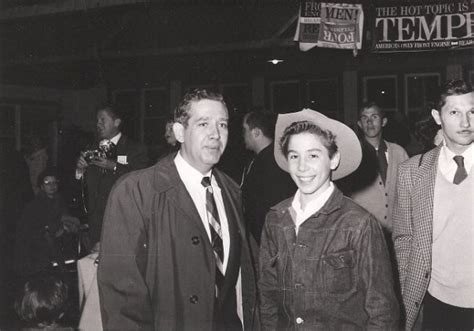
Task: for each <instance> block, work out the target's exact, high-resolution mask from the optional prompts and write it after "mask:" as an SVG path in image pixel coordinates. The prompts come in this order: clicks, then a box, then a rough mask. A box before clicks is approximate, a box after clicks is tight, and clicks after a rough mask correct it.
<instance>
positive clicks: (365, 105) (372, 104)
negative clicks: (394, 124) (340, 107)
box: [358, 101, 387, 118]
mask: <svg viewBox="0 0 474 331" xmlns="http://www.w3.org/2000/svg"><path fill="white" fill-rule="evenodd" d="M369 108H377V109H378V110H379V112H380V116H381V117H382V118H386V117H387V114H386V113H385V111H384V110H383V109H382V107H380V106H379V105H378V103H376V102H375V101H368V102H364V103H363V104H362V105H361V106H360V107H359V113H358V117H359V118H360V115H361V114H362V112H363V111H364V110H365V109H369Z"/></svg>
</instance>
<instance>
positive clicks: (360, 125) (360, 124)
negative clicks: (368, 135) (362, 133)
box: [357, 120, 362, 129]
mask: <svg viewBox="0 0 474 331" xmlns="http://www.w3.org/2000/svg"><path fill="white" fill-rule="evenodd" d="M357 126H358V127H359V128H361V129H362V122H361V121H360V120H359V121H357Z"/></svg>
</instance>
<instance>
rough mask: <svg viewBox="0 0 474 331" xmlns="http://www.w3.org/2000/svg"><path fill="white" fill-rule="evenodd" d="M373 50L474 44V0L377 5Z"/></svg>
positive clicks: (456, 46) (453, 46) (422, 48)
mask: <svg viewBox="0 0 474 331" xmlns="http://www.w3.org/2000/svg"><path fill="white" fill-rule="evenodd" d="M375 15H376V17H375V26H374V30H375V31H374V40H373V44H372V51H374V52H403V51H424V50H433V49H452V48H467V47H473V46H474V2H471V0H468V1H466V0H461V1H459V0H444V1H440V2H437V3H431V4H426V3H423V1H421V0H418V1H413V2H410V3H409V4H407V3H404V4H396V5H395V4H394V5H392V6H389V5H386V6H379V7H376V8H375Z"/></svg>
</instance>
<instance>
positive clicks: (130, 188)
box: [98, 178, 154, 330]
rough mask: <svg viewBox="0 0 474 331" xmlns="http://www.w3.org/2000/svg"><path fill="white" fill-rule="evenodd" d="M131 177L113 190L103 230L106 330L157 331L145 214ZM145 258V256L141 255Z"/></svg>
mask: <svg viewBox="0 0 474 331" xmlns="http://www.w3.org/2000/svg"><path fill="white" fill-rule="evenodd" d="M137 190H138V188H137V187H136V183H135V182H133V183H131V181H130V178H126V179H125V180H123V181H121V182H119V183H118V184H116V186H115V187H114V188H113V189H112V191H111V193H110V195H109V199H108V203H107V207H106V211H105V215H104V224H103V229H102V238H101V249H100V255H99V267H98V285H99V294H100V302H101V313H102V323H103V326H104V330H153V323H154V316H153V313H152V305H151V301H150V294H149V293H148V288H147V285H146V283H145V275H144V272H145V267H144V265H139V262H138V261H140V260H142V257H143V256H146V249H147V242H146V241H145V238H146V237H147V235H146V227H145V225H144V223H143V222H144V216H143V213H144V211H143V210H142V208H141V206H140V205H139V203H138V201H139V197H138V196H139V195H140V194H143V195H144V196H146V195H147V192H137ZM139 255H141V256H139Z"/></svg>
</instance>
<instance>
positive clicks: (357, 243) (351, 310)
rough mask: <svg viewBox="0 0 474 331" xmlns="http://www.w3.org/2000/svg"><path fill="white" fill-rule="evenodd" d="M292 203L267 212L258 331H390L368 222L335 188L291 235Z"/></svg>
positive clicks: (386, 290)
mask: <svg viewBox="0 0 474 331" xmlns="http://www.w3.org/2000/svg"><path fill="white" fill-rule="evenodd" d="M291 202H292V198H290V199H287V200H284V201H282V202H281V203H279V204H278V205H276V206H274V207H273V208H272V209H271V210H270V212H269V213H268V214H267V217H266V223H265V227H264V231H263V235H262V243H261V248H260V280H259V285H260V286H259V288H260V299H261V322H262V327H263V330H296V329H297V330H391V329H396V328H397V327H398V321H399V320H398V318H399V308H398V303H397V299H396V297H395V293H394V290H393V279H392V271H391V266H390V260H389V257H388V251H387V247H386V244H385V240H384V237H383V234H382V230H381V228H380V225H379V224H378V222H377V221H376V220H375V218H374V217H373V216H372V215H371V214H369V213H368V212H367V211H365V210H364V209H363V208H361V207H360V206H358V205H357V204H355V203H354V202H353V201H352V200H350V199H349V198H347V197H344V196H343V195H342V193H341V191H339V190H338V189H337V188H335V190H334V192H333V193H332V195H331V196H330V197H329V200H328V201H327V202H326V204H325V205H324V206H323V207H322V208H321V209H320V210H319V211H318V212H316V213H315V214H313V215H312V216H311V217H309V218H308V219H307V220H306V221H305V222H304V223H303V224H302V225H301V227H300V229H299V231H298V236H296V232H295V225H294V222H293V219H292V216H291V213H293V210H292V208H291Z"/></svg>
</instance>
